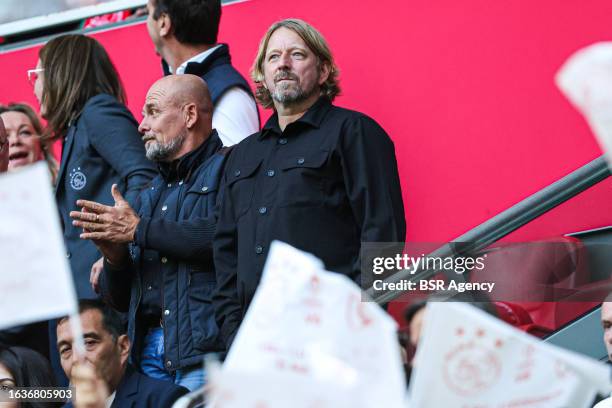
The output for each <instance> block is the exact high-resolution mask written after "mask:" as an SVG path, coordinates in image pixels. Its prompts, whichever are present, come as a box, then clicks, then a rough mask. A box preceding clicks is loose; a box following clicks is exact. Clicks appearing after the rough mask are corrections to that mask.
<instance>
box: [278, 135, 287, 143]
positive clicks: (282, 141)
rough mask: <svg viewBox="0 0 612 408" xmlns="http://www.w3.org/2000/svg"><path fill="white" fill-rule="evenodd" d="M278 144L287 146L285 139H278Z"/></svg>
mask: <svg viewBox="0 0 612 408" xmlns="http://www.w3.org/2000/svg"><path fill="white" fill-rule="evenodd" d="M278 143H279V144H282V145H286V144H287V139H285V138H284V137H283V138H281V139H278Z"/></svg>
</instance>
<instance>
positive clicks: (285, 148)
mask: <svg viewBox="0 0 612 408" xmlns="http://www.w3.org/2000/svg"><path fill="white" fill-rule="evenodd" d="M252 77H253V80H254V81H255V83H256V84H257V91H256V98H257V100H258V102H259V103H260V104H261V105H262V106H263V107H265V108H272V109H274V114H273V115H272V117H271V118H270V119H269V120H268V122H267V123H266V124H265V126H264V127H263V129H262V130H261V132H259V133H256V134H255V135H252V136H250V137H248V138H247V139H245V140H244V141H243V142H242V143H241V144H239V145H237V146H235V147H234V150H233V151H232V153H231V156H230V159H229V161H228V163H227V166H226V167H225V175H224V190H223V191H222V196H223V200H222V204H221V212H220V216H219V217H220V218H219V222H218V226H217V233H216V236H215V240H214V241H213V244H214V258H215V267H216V272H217V282H218V289H217V292H216V294H215V296H214V298H213V303H214V305H215V313H216V317H217V322H218V324H219V327H220V330H221V334H222V336H223V338H224V340H225V342H226V345H228V346H229V344H231V342H232V340H233V337H234V335H235V333H236V330H237V328H238V326H239V324H240V322H241V320H242V318H243V316H244V314H245V312H246V309H247V308H248V305H249V303H250V301H251V299H252V297H253V294H254V293H255V290H256V288H257V285H258V283H259V278H260V276H261V272H262V269H263V264H264V261H265V259H266V254H267V253H268V249H269V247H270V244H271V242H272V240H275V239H277V240H281V241H285V242H287V243H289V244H291V245H293V246H295V247H297V248H299V249H301V250H304V251H307V252H310V253H313V254H314V255H316V256H317V257H319V258H321V259H322V260H323V261H324V262H325V265H326V267H327V269H329V270H332V271H336V272H340V273H343V274H345V275H347V276H349V277H350V278H352V279H354V280H359V273H360V267H359V265H360V261H359V252H360V248H361V244H362V242H396V241H403V240H404V237H405V232H406V224H405V220H404V205H403V202H402V193H401V187H400V182H399V176H398V171H397V163H396V160H395V150H394V146H393V142H392V141H391V139H390V138H389V136H388V135H387V134H386V133H385V131H384V130H383V129H382V128H381V127H380V126H379V125H378V124H377V123H376V122H375V121H374V120H372V119H371V118H369V117H368V116H366V115H364V114H361V113H359V112H355V111H350V110H347V109H342V108H339V107H336V106H334V105H332V102H333V100H334V98H335V97H336V96H337V95H338V94H339V92H340V87H339V85H338V68H337V67H336V64H335V63H334V59H333V55H332V53H331V51H330V49H329V46H328V45H327V42H326V41H325V39H324V38H323V36H322V35H321V34H320V33H319V32H318V31H317V30H316V29H315V28H314V27H312V26H311V25H309V24H308V23H306V22H304V21H302V20H298V19H287V20H283V21H279V22H277V23H274V24H273V25H272V26H271V27H270V28H269V29H268V31H267V33H266V34H265V36H264V38H263V39H262V41H261V43H260V46H259V51H258V53H257V57H256V59H255V63H254V65H253V70H252Z"/></svg>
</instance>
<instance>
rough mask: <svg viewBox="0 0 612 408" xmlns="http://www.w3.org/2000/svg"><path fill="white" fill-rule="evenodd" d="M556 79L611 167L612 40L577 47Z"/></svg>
mask: <svg viewBox="0 0 612 408" xmlns="http://www.w3.org/2000/svg"><path fill="white" fill-rule="evenodd" d="M555 80H556V83H557V86H558V87H559V89H561V91H562V92H563V93H564V94H565V96H566V97H567V98H568V99H569V100H570V101H571V102H572V104H574V106H575V107H576V108H577V109H578V110H579V111H580V112H581V113H582V114H583V115H584V117H585V118H586V120H587V122H588V123H589V125H590V126H591V130H593V133H595V136H596V137H597V139H598V141H599V144H600V145H601V147H602V150H603V151H604V152H607V158H608V166H609V167H610V168H612V42H599V43H596V44H593V45H590V46H588V47H585V48H582V49H580V50H578V51H577V52H576V53H574V54H573V55H572V56H570V57H569V58H568V59H567V61H566V62H565V63H564V64H563V66H562V67H561V68H560V69H559V72H557V75H556V77H555Z"/></svg>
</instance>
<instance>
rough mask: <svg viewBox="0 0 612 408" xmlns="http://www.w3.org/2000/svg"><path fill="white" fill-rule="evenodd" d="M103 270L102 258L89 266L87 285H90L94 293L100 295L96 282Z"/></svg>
mask: <svg viewBox="0 0 612 408" xmlns="http://www.w3.org/2000/svg"><path fill="white" fill-rule="evenodd" d="M103 269H104V257H102V258H100V259H98V260H97V261H96V262H95V263H94V264H93V265H92V266H91V273H90V274H89V283H90V284H91V288H92V289H93V290H94V292H96V293H100V287H99V286H98V281H99V280H100V274H101V273H102V270H103Z"/></svg>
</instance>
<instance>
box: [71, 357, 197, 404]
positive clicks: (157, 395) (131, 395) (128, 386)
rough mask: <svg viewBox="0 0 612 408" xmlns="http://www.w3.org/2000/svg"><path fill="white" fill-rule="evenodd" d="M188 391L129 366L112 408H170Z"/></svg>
mask: <svg viewBox="0 0 612 408" xmlns="http://www.w3.org/2000/svg"><path fill="white" fill-rule="evenodd" d="M188 392H189V390H188V389H187V388H184V387H181V386H179V385H175V384H174V383H171V382H169V381H162V380H157V379H155V378H151V377H147V376H146V375H143V374H140V373H139V372H137V371H136V370H134V369H133V368H132V367H131V366H128V367H127V368H126V371H125V374H124V375H123V378H122V379H121V382H120V383H119V386H118V387H117V390H116V394H115V399H114V400H113V403H112V404H111V408H158V407H159V408H170V407H172V404H174V402H175V401H176V400H177V399H179V398H180V397H182V396H183V395H185V394H187V393H188ZM65 407H70V408H71V407H73V405H72V402H68V403H67V404H66V405H65Z"/></svg>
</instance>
